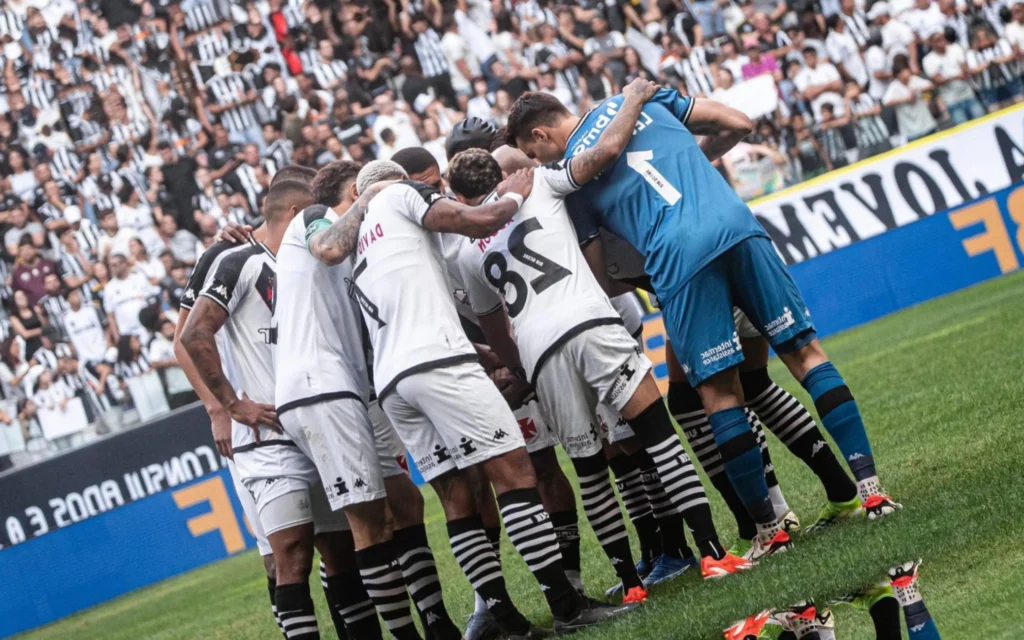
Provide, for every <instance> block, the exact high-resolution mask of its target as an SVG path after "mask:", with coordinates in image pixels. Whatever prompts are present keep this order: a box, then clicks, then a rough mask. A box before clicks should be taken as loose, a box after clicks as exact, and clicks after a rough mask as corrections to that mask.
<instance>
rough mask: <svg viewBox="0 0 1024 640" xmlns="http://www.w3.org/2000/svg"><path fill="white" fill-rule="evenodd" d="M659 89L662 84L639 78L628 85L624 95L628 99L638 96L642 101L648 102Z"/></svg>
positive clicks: (623, 92) (623, 91)
mask: <svg viewBox="0 0 1024 640" xmlns="http://www.w3.org/2000/svg"><path fill="white" fill-rule="evenodd" d="M658 89H661V85H658V84H656V83H654V82H651V81H650V80H646V79H644V78H637V79H635V80H633V81H632V82H630V83H629V84H627V85H626V87H625V88H624V89H623V90H622V95H623V96H625V97H626V98H627V99H628V98H636V99H639V100H641V101H642V102H647V101H648V100H650V99H651V98H652V97H653V96H654V94H656V93H657V92H658Z"/></svg>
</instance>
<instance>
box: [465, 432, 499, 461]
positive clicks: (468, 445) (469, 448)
mask: <svg viewBox="0 0 1024 640" xmlns="http://www.w3.org/2000/svg"><path fill="white" fill-rule="evenodd" d="M502 433H505V432H504V431H503V432H502ZM495 435H497V434H495ZM505 435H506V436H507V435H508V434H507V433H506V434H505ZM459 449H461V453H462V455H464V456H468V455H471V454H474V453H476V452H477V448H476V447H475V446H474V445H473V441H472V440H470V439H469V438H462V439H461V440H460V441H459ZM456 455H458V453H457V454H456Z"/></svg>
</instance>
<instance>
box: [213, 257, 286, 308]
mask: <svg viewBox="0 0 1024 640" xmlns="http://www.w3.org/2000/svg"><path fill="white" fill-rule="evenodd" d="M264 251H268V250H267V248H266V247H264V246H263V245H262V244H252V245H249V246H247V247H245V248H243V249H239V250H238V251H236V252H234V253H232V254H230V255H227V256H224V258H223V259H222V260H221V261H220V263H218V264H217V271H216V272H215V273H214V274H213V279H212V280H211V281H210V286H208V287H206V288H204V289H203V292H202V293H200V294H199V295H200V296H202V297H204V298H209V299H210V300H213V301H214V302H216V303H217V304H219V305H220V306H222V307H224V310H225V311H226V310H227V308H228V306H229V304H230V302H231V298H232V297H233V296H234V294H235V285H237V284H238V278H239V276H241V275H242V269H243V268H244V267H245V263H246V262H248V261H249V258H251V257H253V256H256V255H259V254H261V253H263V252H264ZM268 253H269V251H268ZM271 255H273V254H271Z"/></svg>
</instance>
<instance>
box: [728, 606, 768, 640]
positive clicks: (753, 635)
mask: <svg viewBox="0 0 1024 640" xmlns="http://www.w3.org/2000/svg"><path fill="white" fill-rule="evenodd" d="M772 613H773V611H772V610H771V609H765V610H764V611H762V612H760V613H755V614H754V615H752V616H750V617H749V618H747V619H746V620H740V621H739V622H737V623H736V624H734V625H732V626H731V627H729V628H728V629H726V630H725V640H757V639H758V638H759V637H760V636H761V631H762V630H763V629H764V627H765V625H766V624H768V623H769V622H771V620H772Z"/></svg>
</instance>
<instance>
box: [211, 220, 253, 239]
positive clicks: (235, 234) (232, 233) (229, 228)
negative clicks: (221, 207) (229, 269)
mask: <svg viewBox="0 0 1024 640" xmlns="http://www.w3.org/2000/svg"><path fill="white" fill-rule="evenodd" d="M250 233H252V227H251V226H249V225H247V224H238V223H237V222H229V223H227V224H226V225H224V227H223V228H222V229H221V230H220V231H218V232H217V235H215V236H213V241H214V242H220V241H221V240H223V241H224V242H230V243H231V244H245V243H246V242H248V241H249V234H250Z"/></svg>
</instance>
